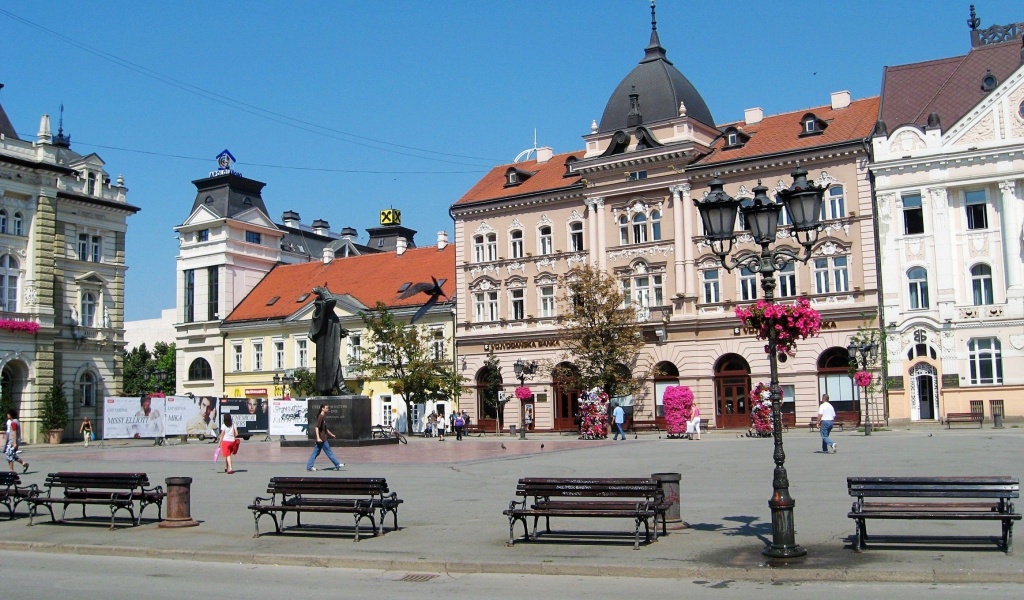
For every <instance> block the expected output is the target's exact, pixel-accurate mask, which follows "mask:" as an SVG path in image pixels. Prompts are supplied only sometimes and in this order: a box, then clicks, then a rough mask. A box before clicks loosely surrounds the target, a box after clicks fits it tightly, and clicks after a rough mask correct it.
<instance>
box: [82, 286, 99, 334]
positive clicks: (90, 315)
mask: <svg viewBox="0 0 1024 600" xmlns="http://www.w3.org/2000/svg"><path fill="white" fill-rule="evenodd" d="M95 326H96V295H95V294H93V293H92V292H85V293H83V294H82V327H95Z"/></svg>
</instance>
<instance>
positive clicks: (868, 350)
mask: <svg viewBox="0 0 1024 600" xmlns="http://www.w3.org/2000/svg"><path fill="white" fill-rule="evenodd" d="M846 352H847V354H849V355H850V365H851V366H852V367H853V368H855V369H856V368H857V367H858V366H859V367H860V370H861V371H867V370H868V369H870V368H871V366H872V365H873V364H875V360H876V359H877V358H878V342H876V341H875V340H874V336H873V335H872V339H871V340H870V341H867V342H861V343H859V344H858V343H857V342H856V341H855V340H850V343H849V345H847V346H846ZM864 391H865V397H864V415H865V417H866V418H865V419H864V435H866V436H867V435H871V392H869V391H868V386H864Z"/></svg>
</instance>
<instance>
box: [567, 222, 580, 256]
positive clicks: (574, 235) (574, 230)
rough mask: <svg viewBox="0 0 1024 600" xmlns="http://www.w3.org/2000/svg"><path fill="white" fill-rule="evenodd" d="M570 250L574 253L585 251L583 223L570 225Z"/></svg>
mask: <svg viewBox="0 0 1024 600" xmlns="http://www.w3.org/2000/svg"><path fill="white" fill-rule="evenodd" d="M569 250H571V251H573V252H582V251H583V223H572V224H571V225H569Z"/></svg>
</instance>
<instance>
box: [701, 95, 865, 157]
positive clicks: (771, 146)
mask: <svg viewBox="0 0 1024 600" xmlns="http://www.w3.org/2000/svg"><path fill="white" fill-rule="evenodd" d="M807 113H813V114H814V116H816V117H817V118H819V119H821V120H823V121H825V122H826V123H827V124H828V127H826V128H825V131H824V132H822V133H821V134H820V135H808V136H803V137H801V136H800V134H801V133H802V132H803V122H802V120H801V119H802V118H803V116H804V115H805V114H807ZM877 118H878V96H873V97H871V98H864V99H862V100H854V101H853V102H851V103H850V105H849V106H847V107H846V108H840V109H836V110H833V109H832V106H831V105H825V106H815V107H812V108H804V109H801V110H796V111H793V112H788V113H782V114H780V115H771V116H767V117H765V118H764V119H763V120H762V121H761V122H760V123H755V124H753V125H747V124H746V123H744V122H743V121H738V122H735V123H726V124H724V125H719V126H718V127H719V129H722V130H723V131H724V130H725V129H727V128H729V127H736V128H737V129H740V130H741V131H743V132H744V133H746V134H747V135H749V136H750V139H749V140H748V141H747V143H746V144H744V145H743V146H741V147H739V148H729V149H723V147H724V146H725V139H724V138H722V139H719V140H717V141H716V142H715V144H714V148H713V150H712V151H711V153H710V154H708V155H707V156H705V157H703V158H701V159H700V160H698V161H697V162H695V163H694V165H693V166H695V167H706V166H708V165H713V164H717V163H723V162H730V161H734V160H738V159H750V158H754V157H757V156H761V155H768V154H776V153H779V152H786V151H790V150H801V149H805V148H814V147H817V146H828V145H831V144H838V143H841V142H846V141H851V140H858V139H864V138H867V137H868V136H870V135H871V131H872V130H873V129H874V127H875V121H876V120H877Z"/></svg>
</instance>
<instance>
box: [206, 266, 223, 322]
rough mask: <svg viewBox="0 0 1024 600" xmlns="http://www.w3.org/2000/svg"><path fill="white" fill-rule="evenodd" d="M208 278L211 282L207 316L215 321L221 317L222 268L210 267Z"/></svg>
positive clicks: (207, 272)
mask: <svg viewBox="0 0 1024 600" xmlns="http://www.w3.org/2000/svg"><path fill="white" fill-rule="evenodd" d="M206 278H207V281H208V284H209V285H208V287H207V290H208V291H209V295H208V296H207V299H206V314H207V317H206V318H207V319H208V320H210V321H213V320H215V319H217V318H219V317H220V308H219V299H220V268H218V267H209V268H208V269H207V270H206Z"/></svg>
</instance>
